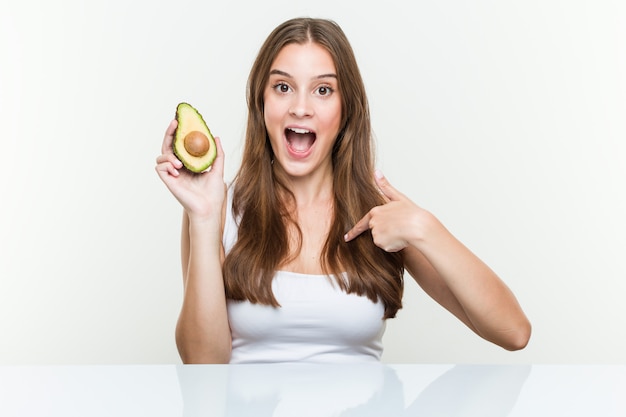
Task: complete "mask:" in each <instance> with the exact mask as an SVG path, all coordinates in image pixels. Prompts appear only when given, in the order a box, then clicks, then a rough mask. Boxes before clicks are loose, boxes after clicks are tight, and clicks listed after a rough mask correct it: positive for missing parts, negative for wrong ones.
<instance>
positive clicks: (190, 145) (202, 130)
mask: <svg viewBox="0 0 626 417" xmlns="http://www.w3.org/2000/svg"><path fill="white" fill-rule="evenodd" d="M176 121H178V127H177V128H176V132H175V133H174V143H173V145H172V146H173V149H174V154H175V155H176V157H177V158H178V159H180V162H182V163H183V165H184V166H185V168H187V169H188V170H189V171H192V172H196V173H197V172H202V171H204V170H206V169H207V168H209V167H210V166H211V165H212V164H213V161H215V157H216V156H217V148H216V146H215V139H214V138H213V135H212V134H211V131H210V130H209V128H208V127H207V125H206V123H205V122H204V119H203V118H202V115H201V114H200V113H198V110H196V109H195V108H194V107H193V106H192V105H190V104H187V103H179V104H178V106H177V107H176Z"/></svg>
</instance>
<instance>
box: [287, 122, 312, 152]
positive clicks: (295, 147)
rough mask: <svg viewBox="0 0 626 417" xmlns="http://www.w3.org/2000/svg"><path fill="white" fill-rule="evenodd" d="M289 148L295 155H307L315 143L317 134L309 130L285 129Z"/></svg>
mask: <svg viewBox="0 0 626 417" xmlns="http://www.w3.org/2000/svg"><path fill="white" fill-rule="evenodd" d="M285 138H286V139H287V146H289V149H291V150H292V151H293V152H295V153H306V152H307V151H308V150H309V149H311V147H312V146H313V143H315V132H311V131H310V130H307V129H299V128H295V127H294V128H287V129H285Z"/></svg>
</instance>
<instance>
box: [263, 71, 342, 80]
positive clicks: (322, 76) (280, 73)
mask: <svg viewBox="0 0 626 417" xmlns="http://www.w3.org/2000/svg"><path fill="white" fill-rule="evenodd" d="M270 75H282V76H283V77H287V78H293V76H292V75H291V74H289V73H288V72H285V71H281V70H278V69H273V70H271V71H270ZM314 78H315V79H318V80H319V79H322V78H337V74H333V73H330V74H321V75H318V76H316V77H314Z"/></svg>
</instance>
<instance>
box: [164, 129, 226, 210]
mask: <svg viewBox="0 0 626 417" xmlns="http://www.w3.org/2000/svg"><path fill="white" fill-rule="evenodd" d="M177 126H178V124H177V122H176V120H172V122H170V125H169V126H168V128H167V130H166V131H165V137H164V138H163V145H162V147H161V155H159V156H158V157H157V159H156V163H157V165H156V168H155V169H156V172H157V174H159V177H160V178H161V180H162V181H163V182H164V183H165V185H166V186H167V188H168V189H169V190H170V192H171V193H172V194H173V195H174V197H176V199H177V200H178V201H179V202H180V204H181V205H182V206H183V208H184V209H185V211H186V212H187V214H188V215H189V217H190V219H198V220H203V219H210V218H215V217H214V216H218V217H217V218H219V216H221V213H222V206H223V204H224V200H225V198H226V187H225V184H224V151H223V150H222V145H221V143H220V140H219V138H218V137H215V144H216V146H217V157H216V158H215V161H214V162H213V165H211V168H210V169H209V170H207V171H204V172H202V173H200V174H196V173H193V172H191V171H188V170H187V169H186V168H184V167H183V164H182V162H180V160H178V158H177V157H176V155H174V152H173V150H172V142H173V141H174V133H175V132H176V127H177Z"/></svg>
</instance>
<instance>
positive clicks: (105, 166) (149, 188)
mask: <svg viewBox="0 0 626 417" xmlns="http://www.w3.org/2000/svg"><path fill="white" fill-rule="evenodd" d="M303 15H306V16H313V17H326V18H331V19H334V20H336V21H337V22H338V23H339V24H340V25H341V26H342V27H343V29H344V30H345V32H346V34H347V35H348V37H349V39H350V40H351V42H352V45H353V47H354V50H355V53H356V55H357V59H358V61H359V63H360V65H361V71H362V74H363V77H364V79H365V82H366V87H367V90H368V94H369V99H370V103H371V110H372V117H373V123H374V130H375V134H376V137H377V151H378V157H379V160H378V165H379V167H380V168H381V169H382V170H383V171H384V173H385V174H386V175H387V177H388V178H389V180H390V181H391V182H392V184H394V185H395V186H396V187H397V188H398V189H400V190H401V191H403V192H404V193H405V194H407V195H408V196H410V197H411V198H412V199H413V200H414V201H415V202H416V203H418V204H420V205H422V206H423V207H425V208H427V209H429V210H430V211H432V212H434V213H435V214H436V215H437V216H438V217H439V218H440V219H441V220H442V221H443V222H444V224H446V225H447V226H448V228H449V229H450V230H451V231H452V232H453V233H454V234H455V235H456V236H457V237H458V238H460V239H461V240H462V241H463V242H464V243H466V244H467V245H468V246H469V247H470V248H471V249H472V250H473V251H474V252H475V253H477V254H478V255H479V256H480V257H481V258H482V259H484V260H485V261H486V262H487V263H488V264H489V265H490V266H491V267H492V268H493V269H494V270H495V271H496V272H498V273H499V275H500V276H501V277H502V278H503V279H504V280H505V281H506V282H507V283H508V285H509V286H510V287H511V288H512V289H513V291H514V292H515V293H516V295H517V296H518V298H519V300H520V302H521V303H522V305H523V307H524V309H525V310H526V312H527V313H528V315H529V317H530V319H531V321H532V323H533V330H534V333H533V336H532V339H531V342H530V344H529V346H528V347H527V348H526V349H525V350H523V351H520V352H514V353H510V352H506V351H503V350H502V349H500V348H497V347H495V346H491V345H490V344H488V343H487V342H485V341H483V340H482V339H479V338H478V337H477V336H475V335H474V334H472V333H471V332H470V331H469V330H467V329H466V328H465V327H463V326H462V325H461V324H460V323H459V322H458V321H457V320H456V319H454V318H453V317H452V316H451V315H450V314H449V313H447V312H446V311H444V310H443V309H442V308H441V307H439V306H438V305H436V304H435V303H434V302H433V301H432V300H430V299H429V298H427V297H425V296H424V295H423V293H422V292H421V291H420V290H419V288H417V286H416V285H415V284H414V283H413V282H411V281H409V280H407V285H406V295H405V301H404V302H405V308H404V309H403V310H402V311H401V312H400V314H399V316H398V318H397V319H395V320H392V321H390V322H389V324H388V330H387V334H386V337H385V342H386V351H385V354H384V359H385V361H387V362H422V363H461V362H532V363H565V362H568V363H606V362H620V363H623V362H624V361H625V358H626V354H625V353H624V352H626V330H625V329H626V304H625V303H624V301H623V300H624V298H625V297H626V283H625V281H626V260H625V258H626V257H625V252H626V237H625V236H626V221H624V215H625V213H626V197H625V189H626V187H625V182H626V181H625V180H626V144H625V142H626V3H625V2H623V1H621V0H614V1H609V0H603V1H592V0H589V1H579V0H576V1H556V0H544V1H538V0H533V1H524V2H520V1H517V2H514V1H496V0H479V1H461V0H444V1H437V2H433V1H418V2H408V1H395V0H387V1H383V2H371V3H368V2H362V1H354V2H346V1H337V0H333V1H328V0H318V1H315V2H310V1H307V2H297V1H292V0H290V1H287V0H285V1H278V0H267V1H262V2H253V1H248V2H241V1H228V2H226V1H223V2H217V1H192V0H186V1H177V2H168V3H165V2H161V3H155V2H153V1H148V0H145V1H132V0H123V1H122V0H95V1H90V2H83V1H79V0H63V1H58V2H47V1H43V0H39V1H32V0H31V1H29V0H24V1H19V2H17V1H8V0H2V3H1V5H0V129H1V132H2V138H1V141H2V142H1V143H2V148H0V155H1V157H2V158H1V162H0V199H1V200H0V205H1V208H2V210H1V212H0V364H48V363H50V364H52V363H54V364H65V363H68V364H84V363H95V364H99V363H103V364H109V363H178V362H179V361H180V359H179V357H178V354H177V352H176V348H175V345H174V338H173V331H174V326H175V322H176V319H177V315H178V310H179V308H180V303H181V289H182V285H181V278H180V267H179V257H178V250H179V229H180V218H181V210H180V207H179V206H178V203H177V202H176V201H175V199H174V198H173V197H172V196H171V195H170V194H169V192H168V191H167V190H166V188H165V187H164V186H163V185H162V183H161V182H160V180H159V179H158V177H157V175H156V173H155V172H154V164H155V158H156V156H157V155H158V154H159V152H160V145H161V139H162V136H163V131H164V130H165V128H166V126H167V124H168V123H169V121H170V120H171V119H172V118H173V116H174V110H175V107H176V104H177V103H178V102H180V101H187V102H189V103H192V104H193V105H194V106H196V107H197V108H198V109H199V110H200V111H201V113H202V114H203V115H204V117H205V120H206V121H207V123H208V124H209V126H210V128H211V129H212V131H213V132H214V133H215V134H217V135H219V136H220V137H221V138H222V141H223V142H224V146H225V150H226V153H227V166H226V168H227V180H228V179H230V178H232V175H233V174H234V172H235V170H236V168H237V165H238V161H239V158H240V150H241V146H242V138H243V132H244V124H245V117H246V113H245V83H246V78H247V74H248V71H249V68H250V65H251V63H252V61H253V59H254V57H255V55H256V52H257V51H258V48H259V47H260V44H261V42H262V41H263V40H264V38H265V37H266V36H267V35H268V34H269V32H270V31H271V30H272V29H273V28H274V27H275V26H276V25H278V24H279V23H281V22H282V21H284V20H286V19H288V18H291V17H295V16H303ZM409 279H410V278H409Z"/></svg>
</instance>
